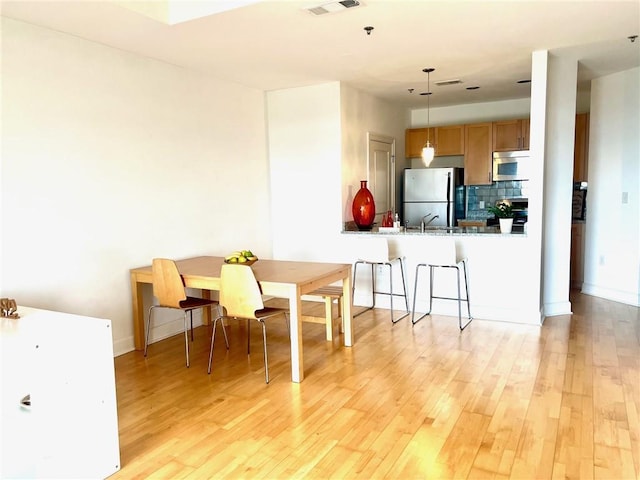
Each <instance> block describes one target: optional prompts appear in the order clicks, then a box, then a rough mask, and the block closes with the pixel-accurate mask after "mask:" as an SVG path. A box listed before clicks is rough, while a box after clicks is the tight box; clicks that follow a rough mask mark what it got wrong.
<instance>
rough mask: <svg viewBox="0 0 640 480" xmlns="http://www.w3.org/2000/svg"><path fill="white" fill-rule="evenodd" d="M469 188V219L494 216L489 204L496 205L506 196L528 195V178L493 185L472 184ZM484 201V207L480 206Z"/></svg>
mask: <svg viewBox="0 0 640 480" xmlns="http://www.w3.org/2000/svg"><path fill="white" fill-rule="evenodd" d="M465 188H466V189H467V215H466V217H467V218H469V219H484V218H493V214H492V213H489V212H488V211H487V207H488V206H489V205H495V204H496V202H497V201H498V200H502V199H504V198H518V197H528V181H527V180H511V181H505V182H493V184H491V185H471V186H469V187H465ZM480 202H484V208H480Z"/></svg>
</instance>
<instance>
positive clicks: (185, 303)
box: [144, 258, 229, 367]
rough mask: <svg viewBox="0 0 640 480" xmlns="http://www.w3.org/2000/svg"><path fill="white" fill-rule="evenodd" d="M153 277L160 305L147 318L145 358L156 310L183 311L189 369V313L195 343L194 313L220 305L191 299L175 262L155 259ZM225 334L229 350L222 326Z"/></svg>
mask: <svg viewBox="0 0 640 480" xmlns="http://www.w3.org/2000/svg"><path fill="white" fill-rule="evenodd" d="M151 276H152V282H153V295H154V297H156V299H157V301H158V304H157V305H152V306H151V307H150V308H149V316H148V318H147V332H146V335H145V340H144V356H145V357H146V356H147V350H148V347H149V331H150V330H151V319H152V317H153V312H154V310H155V309H156V308H170V309H175V310H181V311H182V313H183V317H184V342H185V354H186V358H187V367H188V366H189V335H188V330H189V329H188V328H187V313H188V314H189V319H190V321H191V340H192V341H193V311H194V310H196V309H199V308H202V309H203V311H204V309H205V308H213V306H214V305H216V306H217V305H218V302H217V301H215V300H209V299H206V298H199V297H190V296H188V295H187V291H186V289H185V286H184V281H183V280H182V277H181V276H180V272H179V271H178V267H177V265H176V263H175V262H174V261H173V260H170V259H167V258H154V259H153V263H152V265H151ZM222 331H223V332H224V339H225V343H226V344H227V348H229V340H228V338H227V331H226V330H225V328H224V325H223V326H222Z"/></svg>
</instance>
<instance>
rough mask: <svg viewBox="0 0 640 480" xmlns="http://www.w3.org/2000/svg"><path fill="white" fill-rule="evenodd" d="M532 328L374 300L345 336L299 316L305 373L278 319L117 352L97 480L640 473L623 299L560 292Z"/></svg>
mask: <svg viewBox="0 0 640 480" xmlns="http://www.w3.org/2000/svg"><path fill="white" fill-rule="evenodd" d="M572 302H573V306H574V312H575V314H574V315H573V316H559V317H551V318H548V319H547V320H546V321H545V324H544V326H542V327H533V326H521V325H515V324H507V323H498V322H488V321H481V320H474V322H473V323H472V324H471V325H470V326H469V327H468V328H467V329H466V330H464V331H463V332H462V333H461V332H459V330H458V327H457V319H456V318H453V317H444V316H435V317H433V318H426V319H424V320H423V321H422V322H420V323H419V324H417V325H416V326H415V327H413V328H412V326H411V322H410V320H409V319H408V318H405V319H403V320H401V321H400V322H399V323H398V324H396V325H391V323H390V321H389V313H388V311H387V310H378V311H373V312H367V313H365V314H363V315H361V316H359V317H357V318H356V319H355V334H356V343H355V346H354V347H353V348H344V347H342V346H341V345H340V339H339V338H336V339H334V341H333V343H331V342H326V341H325V340H324V327H323V326H322V325H319V324H304V329H303V330H304V359H305V373H306V378H305V380H304V382H302V383H301V384H293V383H291V381H290V366H289V347H288V345H289V344H288V339H287V330H286V326H285V324H284V321H283V320H282V321H280V320H279V319H276V320H275V321H274V322H272V323H271V324H270V325H269V326H268V327H269V331H268V332H269V333H268V334H269V338H268V344H269V367H270V373H271V383H270V384H269V385H266V384H265V383H264V371H263V363H262V362H263V359H262V344H261V336H260V329H259V328H258V327H257V326H256V325H254V326H253V328H252V330H251V333H252V344H251V345H252V346H251V348H252V354H251V356H250V358H248V357H247V355H246V327H245V324H244V322H243V323H242V324H239V323H235V324H233V323H232V325H231V328H230V329H229V333H230V341H231V349H230V350H229V352H227V351H226V350H225V349H224V344H223V343H222V341H220V343H218V340H222V338H221V337H220V338H217V339H216V352H217V356H216V357H215V358H214V366H213V371H212V374H211V375H207V371H206V368H207V355H208V346H209V343H208V342H209V331H208V328H207V327H200V328H198V329H196V339H195V341H194V343H193V344H192V345H193V348H192V356H191V368H189V369H187V368H186V367H185V365H184V345H183V337H181V336H176V337H173V338H170V339H168V340H164V341H162V342H158V343H156V344H153V345H152V346H151V347H150V351H149V357H148V358H147V359H145V358H144V357H143V356H142V353H141V352H132V353H129V354H126V355H123V356H120V357H118V358H116V360H115V365H116V383H117V395H118V414H119V428H120V451H121V461H122V468H121V471H120V472H118V473H117V474H115V475H114V476H112V477H110V478H111V479H121V478H123V479H124V478H126V479H132V478H159V479H165V478H166V479H174V478H188V479H209V478H216V479H217V478H233V479H235V478H268V479H281V478H282V479H289V478H366V479H370V478H393V479H409V478H429V479H431V478H463V479H464V478H473V479H476V478H523V479H546V478H554V479H555V478H570V479H571V478H573V479H590V478H595V479H637V478H638V477H639V476H640V341H639V338H640V314H639V310H638V308H635V307H630V306H627V305H623V304H619V303H614V302H609V301H606V300H602V299H599V298H595V297H589V296H584V295H580V294H575V295H573V297H572Z"/></svg>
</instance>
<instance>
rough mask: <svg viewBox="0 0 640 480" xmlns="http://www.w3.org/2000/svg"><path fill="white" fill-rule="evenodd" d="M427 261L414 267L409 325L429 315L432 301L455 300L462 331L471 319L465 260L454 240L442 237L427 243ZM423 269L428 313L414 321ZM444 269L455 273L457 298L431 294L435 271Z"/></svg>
mask: <svg viewBox="0 0 640 480" xmlns="http://www.w3.org/2000/svg"><path fill="white" fill-rule="evenodd" d="M427 251H428V255H429V259H428V261H427V262H425V263H418V264H417V265H416V277H415V285H414V288H413V308H412V310H411V323H412V324H413V325H415V324H416V323H418V322H419V321H420V320H422V319H423V318H424V317H426V316H427V315H430V314H431V310H432V308H433V299H434V298H436V299H441V300H455V301H457V302H458V327H459V328H460V331H462V330H464V329H465V328H466V327H467V325H469V324H470V323H471V321H472V320H473V317H472V316H471V305H470V299H469V277H468V267H467V258H466V257H464V256H462V255H461V254H460V252H459V251H458V248H457V247H456V243H455V239H454V238H453V237H442V238H438V239H436V240H434V241H432V242H431V243H429V248H428V250H427ZM423 267H429V311H427V313H424V314H422V315H421V316H420V317H419V318H418V319H415V315H416V297H417V296H418V276H419V273H420V269H421V268H423ZM461 267H462V273H463V276H464V288H465V294H466V296H465V297H462V295H461V289H460V268H461ZM438 268H444V269H451V270H455V271H456V278H457V287H458V290H457V291H458V296H457V297H442V296H435V295H434V294H433V285H434V281H435V275H434V273H435V269H438ZM462 302H466V303H467V318H468V321H467V322H466V323H465V324H464V325H463V324H462Z"/></svg>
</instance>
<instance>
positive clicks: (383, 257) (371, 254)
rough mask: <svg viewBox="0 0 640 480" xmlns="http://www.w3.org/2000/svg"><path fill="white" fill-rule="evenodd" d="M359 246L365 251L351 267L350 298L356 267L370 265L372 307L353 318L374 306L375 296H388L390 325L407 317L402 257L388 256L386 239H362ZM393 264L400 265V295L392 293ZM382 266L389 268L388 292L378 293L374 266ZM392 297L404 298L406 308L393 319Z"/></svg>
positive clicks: (354, 286) (353, 292) (407, 304)
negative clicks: (403, 312) (400, 314)
mask: <svg viewBox="0 0 640 480" xmlns="http://www.w3.org/2000/svg"><path fill="white" fill-rule="evenodd" d="M361 244H362V246H363V248H364V249H365V254H364V255H363V256H362V258H359V259H358V260H357V261H356V262H355V263H354V265H353V286H352V289H351V293H352V296H353V295H354V294H355V290H356V273H357V271H358V265H360V264H363V265H367V264H368V265H371V296H372V305H371V306H370V307H367V308H365V309H364V310H362V311H361V312H358V313H357V314H356V315H354V317H357V316H358V315H361V314H363V313H364V312H366V311H367V310H371V309H373V308H375V306H376V294H377V295H389V300H390V307H391V310H390V312H391V323H396V322H398V321H400V320H402V319H403V318H404V317H406V316H407V315H409V300H408V298H407V287H406V284H405V280H404V257H403V256H397V255H390V254H389V244H388V243H387V239H386V238H381V237H372V238H367V239H362V240H361ZM393 262H398V263H399V264H400V275H401V278H402V293H394V291H393ZM376 265H382V266H387V267H389V290H388V291H386V292H379V291H377V290H376V274H375V268H374V267H375V266H376ZM393 297H404V303H405V307H406V313H405V314H403V315H402V316H400V317H398V318H396V319H395V320H394V319H393Z"/></svg>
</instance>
